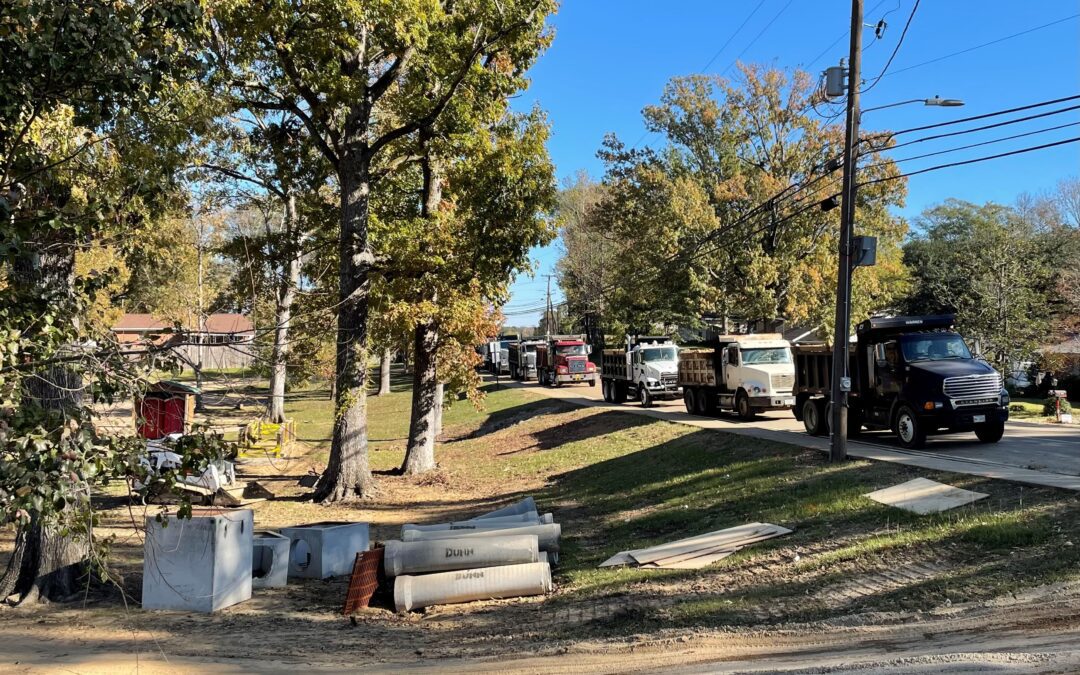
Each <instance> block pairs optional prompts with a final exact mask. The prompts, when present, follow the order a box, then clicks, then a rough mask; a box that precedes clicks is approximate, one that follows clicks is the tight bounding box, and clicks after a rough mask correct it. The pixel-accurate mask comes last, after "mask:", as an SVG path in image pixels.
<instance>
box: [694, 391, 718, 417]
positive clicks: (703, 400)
mask: <svg viewBox="0 0 1080 675" xmlns="http://www.w3.org/2000/svg"><path fill="white" fill-rule="evenodd" d="M712 396H713V394H712V392H711V391H709V390H708V389H706V388H704V387H702V388H701V389H698V390H697V391H695V392H694V408H695V412H696V413H697V414H698V415H704V416H708V414H709V408H712V407H714V406H713V405H710V404H709V399H710V398H712Z"/></svg>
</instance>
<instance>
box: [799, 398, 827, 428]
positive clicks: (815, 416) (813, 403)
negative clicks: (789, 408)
mask: <svg viewBox="0 0 1080 675" xmlns="http://www.w3.org/2000/svg"><path fill="white" fill-rule="evenodd" d="M822 402H823V399H820V398H808V399H806V401H805V402H804V403H803V407H802V423H803V427H804V428H805V429H806V433H808V434H810V435H811V436H824V435H825V430H826V429H827V428H828V427H827V426H826V424H825V406H824V405H823V404H822Z"/></svg>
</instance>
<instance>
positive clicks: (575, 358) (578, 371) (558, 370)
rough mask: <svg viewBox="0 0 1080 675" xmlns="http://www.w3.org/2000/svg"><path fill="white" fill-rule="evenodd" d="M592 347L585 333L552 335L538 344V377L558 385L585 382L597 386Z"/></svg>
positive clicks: (555, 385)
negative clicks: (587, 342) (592, 360)
mask: <svg viewBox="0 0 1080 675" xmlns="http://www.w3.org/2000/svg"><path fill="white" fill-rule="evenodd" d="M591 352H592V348H591V347H590V346H589V345H588V344H586V343H585V336H584V335H550V336H548V337H547V339H546V340H544V343H543V344H539V345H537V346H536V379H537V380H538V381H539V382H540V384H543V385H546V386H549V387H558V386H560V385H563V384H573V383H577V382H585V383H587V384H588V385H589V386H590V387H594V386H596V379H597V378H596V364H594V363H592V362H590V361H589V354H590V353H591Z"/></svg>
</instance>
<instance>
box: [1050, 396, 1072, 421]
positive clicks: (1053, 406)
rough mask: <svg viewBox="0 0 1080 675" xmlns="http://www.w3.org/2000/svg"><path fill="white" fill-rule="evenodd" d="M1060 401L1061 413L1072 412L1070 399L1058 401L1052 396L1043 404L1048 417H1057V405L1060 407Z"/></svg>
mask: <svg viewBox="0 0 1080 675" xmlns="http://www.w3.org/2000/svg"><path fill="white" fill-rule="evenodd" d="M1059 400H1060V401H1061V412H1063V413H1067V412H1072V405H1070V404H1069V400H1068V399H1065V398H1063V399H1058V398H1056V397H1054V396H1051V397H1049V398H1048V399H1046V401H1045V402H1044V403H1043V414H1044V415H1047V416H1050V417H1052V416H1054V415H1056V414H1057V410H1058V407H1057V405H1058V401H1059Z"/></svg>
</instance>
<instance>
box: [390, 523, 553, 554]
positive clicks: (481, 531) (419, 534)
mask: <svg viewBox="0 0 1080 675" xmlns="http://www.w3.org/2000/svg"><path fill="white" fill-rule="evenodd" d="M520 525H521V526H520V527H505V526H496V527H492V528H486V527H484V528H477V529H475V530H414V529H408V530H403V531H402V533H401V539H402V540H403V541H428V540H432V539H458V538H474V537H506V536H512V535H515V534H534V535H536V537H537V540H538V542H539V546H540V550H541V551H558V550H559V537H560V535H561V534H562V528H560V527H559V524H558V523H546V524H543V525H528V524H524V523H521V524H520Z"/></svg>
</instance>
